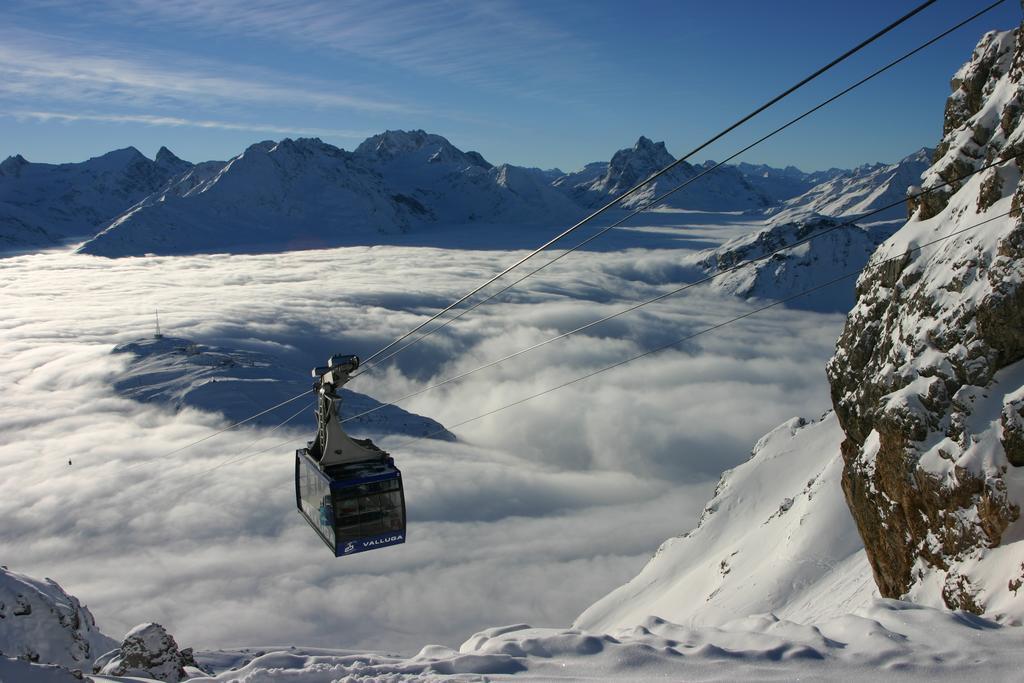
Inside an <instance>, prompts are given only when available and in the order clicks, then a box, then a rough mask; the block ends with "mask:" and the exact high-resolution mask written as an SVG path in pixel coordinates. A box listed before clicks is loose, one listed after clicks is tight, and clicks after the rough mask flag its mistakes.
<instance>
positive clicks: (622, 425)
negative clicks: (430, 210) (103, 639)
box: [0, 221, 843, 652]
mask: <svg viewBox="0 0 1024 683" xmlns="http://www.w3.org/2000/svg"><path fill="white" fill-rule="evenodd" d="M662 223H664V221H662ZM665 229H666V228H665V226H664V225H663V224H662V225H659V226H658V227H657V230H658V231H664V230H665ZM713 232H714V231H713V230H710V229H709V228H708V226H707V225H703V226H699V227H698V228H694V229H693V230H691V231H690V233H687V231H686V229H682V230H680V231H679V233H680V234H690V235H691V236H693V235H699V236H700V240H699V241H700V242H701V243H705V242H707V241H708V240H709V239H711V238H709V237H708V235H709V234H712V233H713ZM733 234H735V229H729V230H726V229H724V228H723V229H722V231H721V236H720V237H719V238H718V239H724V238H725V237H728V236H732V235H733ZM711 241H713V239H712V240H711ZM681 244H688V242H685V240H684V241H683V242H681ZM662 246H664V245H662ZM689 253H691V252H689V251H688V250H687V249H667V248H657V249H644V248H638V249H631V250H625V251H605V252H586V253H578V254H573V255H571V256H569V257H568V258H566V259H564V260H563V261H560V262H559V263H558V264H556V265H554V266H552V268H550V269H549V270H548V271H545V272H544V273H542V274H541V275H538V276H537V278H535V279H531V280H529V281H527V283H524V285H522V286H521V287H520V288H517V289H516V290H513V291H511V292H509V293H508V294H507V295H506V296H504V297H502V298H501V299H500V300H498V301H495V302H493V303H492V304H489V305H486V306H483V307H481V308H479V309H477V310H475V311H473V312H471V313H470V314H468V315H466V316H465V317H464V318H463V319H461V320H459V321H458V322H456V323H455V324H453V325H451V326H449V327H448V328H446V329H445V330H444V332H443V333H441V334H437V335H434V336H432V337H429V338H428V339H426V340H424V341H423V342H422V343H420V344H417V345H416V346H414V347H412V348H410V349H409V350H408V351H407V352H405V353H403V354H401V355H400V356H399V357H398V358H397V359H396V362H393V363H388V364H386V365H384V366H382V367H380V368H378V369H377V371H375V372H371V373H367V374H366V375H365V376H363V377H361V378H358V379H355V380H353V382H352V383H351V384H350V385H349V388H351V389H353V390H355V391H359V392H363V393H367V394H370V395H372V396H374V397H375V398H377V399H379V400H384V401H387V400H391V399H393V398H395V397H398V396H402V395H404V394H406V393H409V392H411V391H415V390H416V389H418V388H421V387H423V386H425V385H427V384H430V383H432V382H435V381H437V380H439V379H442V378H444V377H448V376H450V375H453V374H458V373H460V372H464V371H466V370H470V369H473V368H475V367H477V366H479V365H481V364H483V363H485V362H487V361H489V360H491V359H494V358H498V357H502V356H504V355H507V354H509V353H512V352H514V351H516V350H518V349H520V348H523V347H526V346H529V345H532V344H535V343H537V342H539V341H542V340H544V339H546V338H548V337H551V336H553V335H555V334H557V333H558V332H561V331H564V330H567V329H571V328H573V327H576V326H578V325H580V324H583V323H585V322H588V321H589V320H592V319H594V318H598V317H601V316H604V315H608V314H610V313H613V312H615V311H617V310H620V309H621V308H624V307H625V306H627V305H629V304H631V303H633V302H635V301H637V300H640V299H643V298H648V297H651V296H655V295H657V294H659V293H661V292H664V291H667V290H669V289H674V288H675V287H678V286H679V284H680V282H681V281H685V279H686V278H687V277H691V276H693V273H691V272H689V271H688V270H687V269H686V268H683V267H680V266H679V264H680V263H682V261H683V257H684V255H686V254H689ZM515 256H516V254H510V253H509V252H507V251H496V250H487V249H442V248H432V247H403V246H381V247H351V248H341V249H332V250H322V251H305V252H293V253H281V254H268V255H245V256H235V255H205V256H188V257H148V258H130V259H119V260H108V259H102V258H95V257H90V256H83V255H75V254H71V253H68V252H64V251H55V252H50V253H46V254H36V255H22V256H14V257H10V258H6V259H0V310H2V311H3V312H4V313H3V316H0V519H2V520H3V524H2V527H0V563H2V564H6V565H8V566H9V567H10V568H11V569H13V570H16V571H20V572H25V573H29V574H33V575H37V576H49V577H52V578H53V579H55V580H57V581H58V582H60V583H61V584H62V585H63V586H64V587H65V588H66V589H67V590H68V591H69V592H71V593H73V594H75V595H77V596H79V597H80V598H81V599H82V600H83V601H84V602H86V603H87V604H88V605H89V607H90V608H91V609H92V610H93V612H94V613H95V615H96V616H97V620H98V622H99V625H100V627H101V628H102V629H103V630H104V631H106V632H107V633H109V634H110V635H112V636H115V637H119V636H121V635H122V634H123V633H124V632H125V631H126V630H128V629H129V628H130V627H132V626H133V625H135V624H137V623H140V622H143V621H156V622H159V623H161V624H163V625H165V626H166V627H167V628H168V629H169V630H170V631H171V632H172V633H173V634H174V635H175V636H176V638H177V639H178V641H179V642H180V643H182V645H183V646H196V647H201V648H211V647H221V646H230V645H239V644H246V645H259V644H262V645H269V644H279V645H280V644H290V643H299V644H302V645H307V646H331V647H337V648H353V649H380V650H388V651H397V652H412V651H415V650H417V649H418V648H419V647H420V646H422V645H424V644H426V643H441V644H447V645H456V646H457V645H458V644H459V643H460V642H461V641H462V640H463V639H464V638H465V637H467V636H468V635H470V634H472V633H473V632H474V631H476V630H479V629H481V628H484V627H488V626H494V625H499V624H505V623H514V622H527V623H531V624H534V625H538V626H559V625H561V626H564V625H567V624H569V623H570V622H571V621H572V620H573V619H574V617H575V616H576V615H577V614H579V613H580V612H581V611H582V610H583V609H584V608H586V607H587V606H588V605H589V604H590V603H592V602H593V601H595V600H597V599H598V598H600V597H601V596H602V595H604V594H605V593H606V592H608V591H610V590H611V589H613V588H615V587H616V586H618V585H620V584H621V583H623V582H625V581H626V580H628V579H629V578H630V577H631V576H633V575H634V574H635V573H636V572H637V571H638V570H639V569H640V568H641V567H642V566H643V564H644V563H645V562H646V560H647V559H648V558H649V557H650V556H651V554H652V553H653V552H654V551H655V549H656V548H657V546H658V545H659V543H660V542H661V541H662V540H664V539H665V538H667V537H670V536H673V535H678V534H681V533H684V532H686V531H687V530H688V529H690V528H692V526H693V525H694V523H695V520H696V517H697V515H698V514H699V511H700V509H701V507H702V506H703V504H704V503H705V502H706V501H707V499H708V498H709V497H710V492H711V489H712V488H713V486H714V483H715V481H716V480H717V477H718V475H719V474H720V473H721V472H722V470H723V469H726V468H728V467H732V466H734V465H736V464H738V463H740V462H742V461H743V460H744V459H745V458H746V457H747V455H748V454H749V451H750V448H751V446H752V445H753V443H754V442H755V441H756V440H757V438H758V437H759V436H761V435H762V434H763V433H764V432H766V431H767V430H768V429H770V428H771V427H773V426H775V425H776V424H778V423H780V422H782V421H783V420H785V419H788V418H789V417H792V416H794V415H804V416H808V417H817V416H818V415H819V414H821V413H822V412H823V411H824V410H826V409H827V408H828V407H829V399H828V388H827V384H826V383H825V378H824V371H823V364H824V362H825V360H826V359H827V358H828V357H829V356H830V355H831V351H832V348H833V343H834V340H835V337H836V335H837V334H838V332H839V329H840V326H841V324H842V320H843V316H841V315H838V314H820V313H811V312H806V311H799V310H791V309H787V308H782V307H779V308H774V309H771V310H770V311H766V312H765V313H763V314H760V315H758V316H754V317H751V318H747V319H744V320H742V321H740V322H738V323H736V324H734V325H730V326H728V327H725V328H723V329H721V330H718V331H716V332H714V333H711V334H708V335H705V336H701V337H698V338H696V339H694V340H691V341H689V342H686V343H684V344H681V345H680V346H678V347H677V348H674V349H672V350H669V351H666V352H663V353H660V354H656V355H654V356H651V357H649V358H646V359H644V360H641V361H638V362H636V363H632V364H629V365H627V366H625V367H622V368H619V369H616V370H613V371H610V372H608V373H604V374H601V375H598V376H597V377H594V378H592V379H590V380H588V381H586V382H581V383H578V384H574V385H572V386H570V387H568V388H566V389H563V390H561V391H558V392H555V393H552V394H550V395H547V396H545V397H543V398H539V399H537V400H535V401H530V402H528V403H525V404H523V405H520V406H517V407H514V408H510V409H508V410H504V411H501V412H498V413H496V414H494V415H492V416H490V417H487V418H485V419H482V420H478V421H475V422H470V423H468V424H466V425H465V426H463V427H460V428H459V429H457V430H456V433H457V435H458V437H459V439H460V440H459V442H458V443H455V444H452V443H447V442H440V441H432V440H429V439H426V440H419V441H415V442H412V443H410V442H409V439H408V437H400V436H393V437H387V436H384V437H381V438H377V441H378V443H379V444H380V445H382V446H383V447H384V448H385V449H388V450H390V451H391V452H392V453H393V455H394V456H395V457H396V459H397V461H398V464H399V465H400V467H401V468H402V470H403V473H404V476H405V481H406V496H407V503H408V508H409V536H408V539H409V540H408V543H406V544H405V545H404V546H399V547H396V548H391V549H387V550H381V551H376V552H371V553H366V554H363V555H360V556H355V557H350V558H344V559H334V558H333V557H332V556H331V555H330V553H329V551H328V550H327V549H326V548H325V547H324V546H323V544H322V543H321V541H320V540H319V539H318V538H317V537H316V536H315V535H314V533H313V532H312V531H311V530H310V529H309V528H308V527H307V525H306V523H305V522H304V521H303V520H302V519H301V518H300V517H299V515H298V514H297V513H296V512H295V510H294V505H295V503H294V489H293V484H292V477H293V469H292V468H293V455H292V454H293V451H294V448H295V447H296V446H300V445H302V442H303V441H304V439H306V438H308V437H309V436H311V435H308V434H306V433H303V432H299V431H290V430H289V429H288V428H285V429H282V430H279V431H278V432H275V433H272V434H271V433H269V432H270V430H268V429H255V428H252V429H250V428H246V427H243V428H240V429H238V430H236V431H234V432H230V433H227V434H224V435H221V436H218V437H216V438H213V439H209V440H206V441H203V442H202V443H200V444H198V445H196V446H194V447H192V448H189V449H187V450H184V451H182V452H179V453H175V454H173V455H167V454H168V453H170V452H171V451H174V450H175V449H177V448H180V447H182V446H184V445H186V444H189V443H190V442H193V441H195V440H197V439H201V438H203V437H204V436H207V435H209V434H210V433H211V432H212V431H214V430H215V429H217V428H219V427H222V426H224V425H225V424H226V423H225V422H224V421H223V420H221V419H220V418H219V417H218V416H217V415H215V414H207V413H200V412H198V411H194V410H188V409H186V410H183V411H182V412H179V413H177V414H175V413H173V412H171V411H169V410H168V409H166V408H165V407H163V406H160V405H149V404H139V403H135V402H133V401H131V400H128V399H126V398H124V397H122V396H119V395H118V394H117V393H116V392H115V391H114V390H113V389H112V386H111V384H112V382H113V381H115V380H116V379H117V378H118V376H119V373H120V372H122V371H123V369H124V364H125V363H127V362H128V359H127V358H125V357H124V356H123V355H120V354H117V355H112V354H111V353H110V350H111V348H112V347H113V346H114V345H115V344H118V343H121V342H126V341H131V340H134V339H139V338H142V337H145V336H148V335H151V334H152V332H153V312H154V310H155V309H156V308H157V307H159V310H160V318H161V322H162V325H163V328H164V331H165V333H167V334H173V335H175V336H181V337H187V338H190V339H193V340H196V341H199V342H202V343H207V344H218V345H223V346H225V347H228V348H248V349H253V350H259V351H261V352H265V353H269V354H273V355H275V356H277V357H278V358H280V359H281V361H282V362H283V363H288V364H289V365H292V366H295V367H307V366H308V367H312V366H313V365H319V364H322V363H323V362H324V361H325V360H326V358H327V357H328V356H329V355H330V354H332V353H336V352H340V353H353V352H354V353H358V354H362V355H364V356H365V355H368V353H369V352H371V351H373V350H375V349H376V348H378V347H380V346H382V345H383V344H385V343H387V342H388V341H390V340H391V339H392V338H394V337H395V336H397V335H398V334H400V333H402V332H405V331H407V330H408V329H409V328H411V327H412V326H413V325H415V324H417V323H419V322H421V321H423V320H424V319H425V318H426V317H427V316H428V315H430V314H431V313H432V312H434V311H435V310H437V309H438V308H440V307H442V306H444V305H446V304H447V303H449V302H450V301H451V300H453V299H454V298H456V297H458V296H460V295H462V294H464V293H465V292H467V291H469V290H470V289H471V288H472V287H473V286H474V285H476V284H477V283H479V282H480V281H481V280H483V279H485V278H486V277H489V276H490V275H491V274H493V273H495V272H497V271H499V270H500V269H501V268H503V267H504V266H505V265H507V264H508V263H510V262H511V261H512V260H513V259H514V257H515ZM823 279H825V278H823ZM527 285H528V286H527ZM762 303H763V302H762ZM757 305H758V303H757V302H745V301H742V300H739V299H736V298H731V297H728V296H727V295H723V294H720V293H715V292H714V291H711V290H707V289H703V288H695V289H693V290H691V291H689V292H687V293H686V294H684V295H680V296H678V297H674V298H671V299H668V300H666V301H664V302H661V303H659V304H656V305H652V306H649V307H647V308H645V309H643V310H641V311H637V312H635V313H632V314H629V315H627V316H623V317H621V318H618V319H616V320H614V321H611V322H609V323H607V324H605V325H602V326H600V327H597V328H594V329H592V330H589V331H588V332H587V334H585V335H578V336H576V337H573V338H570V339H567V340H562V341H559V342H556V343H553V344H550V345H547V346H545V347H542V348H540V349H537V350H536V351H534V352H531V353H529V354H525V355H523V356H521V357H519V358H516V359H514V360H512V361H509V362H508V363H505V364H503V365H501V366H498V367H496V368H491V369H489V370H484V371H481V372H478V373H476V374H474V375H472V376H470V377H468V378H466V379H465V380H463V381H460V382H456V383H452V384H449V385H445V386H444V387H442V388H439V389H437V390H435V391H431V392H428V393H425V394H423V395H421V396H418V397H415V398H414V399H411V400H409V401H407V402H404V403H402V404H401V405H402V407H404V408H406V409H407V410H411V411H413V412H418V413H421V414H424V415H428V416H430V417H432V418H434V419H436V420H438V421H440V422H441V423H442V424H445V425H448V426H450V425H454V424H456V423H459V422H462V421H464V420H467V419H469V418H472V417H475V416H477V415H480V414H482V413H484V412H486V411H489V410H492V409H495V408H498V407H500V406H502V405H505V404H507V403H510V402H512V401H516V400H518V399H520V398H523V397H525V396H527V395H530V394H533V393H536V392H539V391H542V390H544V389H547V388H549V387H551V386H554V385H557V384H560V383H562V382H565V381H567V380H570V379H572V378H574V377H576V376H579V375H582V374H585V373H587V372H590V371H592V370H595V369H597V368H599V367H602V366H605V365H609V364H611V363H615V362H617V361H619V360H622V359H623V358H626V357H628V356H631V355H633V354H635V353H638V352H640V351H642V350H644V349H646V348H650V347H653V346H657V345H660V344H665V343H667V342H669V341H672V340H674V339H677V338H681V337H683V336H686V335H687V334H691V333H693V332H695V331H698V330H701V329H703V328H706V327H708V326H710V325H714V324H716V323H718V322H721V321H722V320H724V319H728V318H731V317H734V316H737V315H741V314H743V313H745V312H747V311H749V310H751V309H752V308H754V307H756V306H757ZM254 400H256V401H258V400H259V397H258V396H257V397H254ZM288 412H289V413H290V412H291V411H288ZM275 446H276V447H275ZM266 448H270V450H268V451H267V452H263V453H258V451H260V450H263V449H266ZM247 449H248V450H247ZM253 454H255V455H253ZM246 455H250V456H251V457H246V458H244V459H239V458H240V456H246ZM69 460H71V462H72V464H71V465H69V464H68V461H69ZM213 468H216V469H213Z"/></svg>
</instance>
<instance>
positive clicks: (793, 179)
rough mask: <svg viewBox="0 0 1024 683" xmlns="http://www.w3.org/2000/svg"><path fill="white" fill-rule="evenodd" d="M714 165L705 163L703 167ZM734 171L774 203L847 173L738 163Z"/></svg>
mask: <svg viewBox="0 0 1024 683" xmlns="http://www.w3.org/2000/svg"><path fill="white" fill-rule="evenodd" d="M708 164H712V165H714V164H713V163H712V162H705V163H704V164H703V165H704V166H707V165H708ZM736 169H737V170H738V171H739V172H740V173H742V174H743V177H744V178H746V179H747V182H748V183H750V184H751V185H753V186H754V187H756V188H758V189H759V190H761V191H762V192H764V193H765V194H767V195H768V196H769V197H772V198H773V199H775V200H776V201H785V200H787V199H791V198H793V197H796V196H799V195H801V194H803V193H804V192H807V191H808V190H809V189H811V188H812V187H814V186H815V185H818V184H820V183H824V182H826V181H828V180H831V179H832V178H834V177H836V176H838V175H840V174H842V173H848V171H847V170H845V169H842V168H830V169H828V170H826V171H811V172H806V171H801V170H800V169H799V168H797V167H796V166H786V167H785V168H774V167H772V166H768V165H767V164H748V163H746V162H740V163H738V164H736Z"/></svg>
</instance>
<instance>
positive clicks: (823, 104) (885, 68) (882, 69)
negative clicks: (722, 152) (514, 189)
mask: <svg viewBox="0 0 1024 683" xmlns="http://www.w3.org/2000/svg"><path fill="white" fill-rule="evenodd" d="M1004 2H1006V0H996V2H993V3H992V4H990V5H988V6H987V7H985V8H983V9H981V10H979V11H978V12H975V13H974V14H972V15H971V16H970V17H968V18H966V19H964V20H963V21H961V22H960V23H958V24H956V25H955V26H953V27H952V28H949V29H946V30H945V31H943V32H942V33H940V34H939V35H937V36H935V37H934V38H932V39H931V40H928V41H927V42H925V43H922V44H921V45H919V46H918V47H916V48H914V49H913V50H911V51H910V52H907V53H905V54H904V55H903V56H901V57H899V58H897V59H894V60H893V61H891V62H889V63H888V64H886V65H885V66H883V67H880V68H878V69H876V70H875V71H874V72H872V73H871V74H869V75H867V76H865V77H864V78H862V79H861V80H859V81H857V82H856V83H854V84H852V85H850V86H849V87H847V88H845V89H843V90H841V91H840V92H838V93H836V94H835V95H833V96H832V97H830V98H828V99H827V100H824V101H823V102H821V103H820V104H818V105H817V106H815V107H812V108H811V109H808V110H807V111H805V112H804V113H802V114H800V115H799V116H797V117H796V118H793V119H791V120H789V121H788V122H787V123H785V124H783V125H781V126H779V127H778V128H776V129H775V130H773V131H771V132H770V133H768V134H766V135H764V136H762V137H760V138H758V139H757V140H755V141H754V142H752V143H750V144H749V145H747V146H746V147H744V148H743V149H741V150H739V151H737V152H734V153H733V154H731V155H730V156H728V157H726V158H725V159H723V160H722V161H719V162H718V163H716V164H715V165H714V166H711V167H708V168H705V169H704V170H702V171H701V172H700V173H698V174H697V175H695V176H693V177H692V178H689V179H687V180H686V181H685V182H683V183H681V184H679V185H676V186H675V187H674V188H672V189H671V190H669V191H668V192H665V193H663V194H661V195H659V196H658V197H655V198H654V199H652V200H650V201H648V202H647V203H646V204H644V205H643V206H641V207H640V208H638V209H636V210H634V211H633V212H631V213H629V214H628V215H626V216H624V217H623V218H621V219H619V220H617V221H616V222H614V223H612V224H611V225H609V226H607V227H605V228H603V229H601V230H600V231H598V232H597V233H595V234H593V235H591V236H590V237H588V238H587V239H585V240H583V241H582V242H580V243H578V244H576V245H575V246H573V247H570V248H569V249H566V250H564V251H563V252H562V253H560V254H559V255H558V256H555V257H554V258H552V259H551V260H549V261H547V262H545V263H544V264H542V265H541V266H539V267H537V268H535V269H534V270H532V271H530V272H529V273H527V274H526V275H523V276H522V277H520V278H519V279H518V280H515V281H514V282H512V283H511V284H508V285H506V286H505V287H504V288H502V289H501V290H499V291H497V292H495V293H494V294H491V295H490V296H487V297H486V298H484V299H481V300H480V301H477V302H476V303H474V304H473V305H472V306H469V307H467V308H464V309H462V310H460V311H459V312H458V313H457V314H455V315H453V316H451V317H449V318H447V319H445V320H444V321H443V322H442V323H440V324H439V325H437V326H436V327H433V328H431V329H430V330H428V331H426V332H424V333H423V334H420V335H419V336H417V337H416V338H415V339H413V340H412V341H410V342H408V343H407V344H404V345H402V346H400V347H399V348H397V349H395V350H394V351H392V352H391V353H389V354H388V355H387V356H385V357H384V358H381V359H380V360H378V361H376V362H372V361H369V360H368V361H366V362H364V363H363V365H362V367H361V368H360V369H359V371H358V372H357V373H356V374H354V375H352V379H355V378H356V377H359V376H360V375H362V374H365V373H366V372H370V371H372V370H373V369H374V368H375V367H380V366H381V365H382V364H384V363H386V362H387V361H388V360H390V359H392V358H394V357H395V356H397V355H398V354H400V353H402V352H403V351H405V350H406V349H407V348H409V347H410V346H413V345H414V344H417V343H419V342H420V341H422V340H424V339H426V338H427V337H429V336H431V335H433V334H434V333H436V332H439V331H440V330H442V329H443V328H445V327H447V326H448V325H450V324H451V323H453V322H455V321H456V320H458V319H460V318H461V317H462V316H464V315H466V314H467V313H469V312H471V311H473V310H475V309H476V308H478V307H480V306H482V305H484V304H486V303H487V302H489V301H492V300H493V299H495V298H497V297H499V296H501V295H502V294H504V293H505V292H507V291H509V290H510V289H512V288H513V287H515V286H516V285H518V284H519V283H521V282H523V281H524V280H526V279H527V278H530V277H533V276H534V275H536V274H537V273H539V272H540V271H542V270H544V269H545V268H547V267H548V266H550V265H552V264H553V263H555V262H556V261H559V260H560V259H562V258H564V257H565V256H568V255H569V254H571V253H573V252H574V251H576V250H578V249H581V248H582V247H584V246H586V245H587V244H590V243H591V242H593V241H594V240H596V239H598V238H599V237H602V236H603V235H605V234H607V233H608V232H610V231H611V230H613V229H615V228H618V227H620V226H621V225H623V224H624V223H626V222H627V221H628V220H630V219H631V218H634V217H635V216H637V215H638V214H640V213H642V212H644V211H647V210H648V209H650V208H651V207H654V206H657V205H658V204H660V203H661V202H663V201H664V200H665V199H667V198H668V197H670V196H671V195H673V194H675V193H676V192H679V191H680V190H682V189H684V188H685V187H687V186H689V185H690V184H692V183H694V182H696V181H697V180H699V179H701V178H703V177H704V176H706V175H708V174H709V173H712V172H714V171H715V170H717V169H718V168H720V167H721V166H723V165H725V164H727V163H728V162H730V161H732V160H733V159H735V158H736V157H738V156H740V155H742V154H745V153H746V152H749V151H750V150H751V149H753V148H754V147H757V146H758V145H760V144H761V143H763V142H765V141H766V140H768V139H770V138H772V137H774V136H775V135H777V134H779V133H781V132H782V131H784V130H786V129H787V128H789V127H790V126H792V125H794V124H796V123H798V122H799V121H802V120H803V119H805V118H807V117H808V116H810V115H811V114H813V113H814V112H816V111H818V110H820V109H822V108H824V107H826V106H828V105H829V104H831V103H833V102H835V101H836V100H838V99H839V98H840V97H843V96H844V95H846V94H847V93H849V92H851V91H853V90H855V89H856V88H859V87H860V86H862V85H864V84H865V83H867V82H868V81H870V80H872V79H874V78H876V77H878V76H880V75H881V74H883V73H885V72H886V71H888V70H889V69H892V68H893V67H895V66H897V65H898V64H900V63H901V62H903V61H905V60H907V59H909V58H910V57H912V56H913V55H915V54H917V53H918V52H920V51H922V50H924V49H925V48H927V47H930V46H931V45H933V44H934V43H936V42H938V41H939V40H941V39H943V38H945V37H946V36H948V35H949V34H950V33H953V32H954V31H956V30H957V29H960V28H962V27H964V26H965V25H967V24H969V23H970V22H972V21H974V20H975V19H977V18H978V17H980V16H982V15H983V14H985V13H986V12H989V11H991V10H993V9H995V8H996V7H998V6H999V5H1001V4H1003V3H1004ZM428 322H429V321H428Z"/></svg>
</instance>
